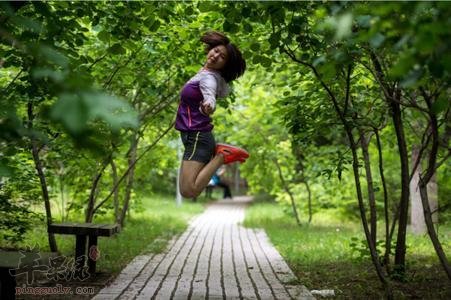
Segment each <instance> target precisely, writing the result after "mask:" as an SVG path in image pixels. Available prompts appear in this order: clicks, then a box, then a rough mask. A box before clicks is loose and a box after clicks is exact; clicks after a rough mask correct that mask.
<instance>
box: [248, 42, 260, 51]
mask: <svg viewBox="0 0 451 300" xmlns="http://www.w3.org/2000/svg"><path fill="white" fill-rule="evenodd" d="M250 48H251V50H252V51H258V50H260V44H259V43H253V44H251V46H250Z"/></svg>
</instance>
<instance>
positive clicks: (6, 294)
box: [0, 250, 58, 300]
mask: <svg viewBox="0 0 451 300" xmlns="http://www.w3.org/2000/svg"><path fill="white" fill-rule="evenodd" d="M28 254H29V255H28ZM57 256H58V253H56V252H28V251H3V250H0V299H2V300H10V299H15V298H16V286H17V283H16V275H19V274H20V273H19V274H17V273H16V271H18V270H19V271H20V270H22V271H23V272H24V273H29V272H31V273H30V274H27V276H28V275H31V276H33V272H35V271H39V269H40V267H41V266H48V265H49V264H50V262H49V258H52V257H57ZM41 272H42V271H41ZM32 279H33V278H28V277H27V281H28V282H30V280H32Z"/></svg>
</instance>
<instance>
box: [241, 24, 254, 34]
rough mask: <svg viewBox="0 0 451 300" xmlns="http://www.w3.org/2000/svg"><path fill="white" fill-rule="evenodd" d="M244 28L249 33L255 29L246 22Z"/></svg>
mask: <svg viewBox="0 0 451 300" xmlns="http://www.w3.org/2000/svg"><path fill="white" fill-rule="evenodd" d="M243 29H244V31H245V32H247V33H251V32H252V30H253V28H252V25H251V24H249V23H244V25H243Z"/></svg>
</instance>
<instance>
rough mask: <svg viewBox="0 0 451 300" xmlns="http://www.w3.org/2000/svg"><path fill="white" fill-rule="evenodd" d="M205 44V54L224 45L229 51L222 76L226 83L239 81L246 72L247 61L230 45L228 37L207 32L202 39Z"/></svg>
mask: <svg viewBox="0 0 451 300" xmlns="http://www.w3.org/2000/svg"><path fill="white" fill-rule="evenodd" d="M200 40H201V42H203V43H205V44H206V46H205V52H207V53H208V52H209V51H210V50H211V49H213V48H214V47H216V46H219V45H223V46H224V47H226V49H227V61H226V63H225V65H224V68H223V69H222V70H221V75H222V77H223V78H224V80H225V81H226V82H230V81H232V80H235V79H237V78H238V77H240V76H241V75H243V74H244V71H245V70H246V61H245V60H244V58H243V56H242V55H241V52H240V50H239V49H238V47H237V46H235V45H234V44H232V43H230V40H229V38H228V37H226V36H225V35H224V34H222V33H220V32H217V31H209V32H206V33H205V34H204V35H203V36H202V37H201V38H200Z"/></svg>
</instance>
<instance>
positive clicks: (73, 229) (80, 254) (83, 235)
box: [47, 223, 120, 274]
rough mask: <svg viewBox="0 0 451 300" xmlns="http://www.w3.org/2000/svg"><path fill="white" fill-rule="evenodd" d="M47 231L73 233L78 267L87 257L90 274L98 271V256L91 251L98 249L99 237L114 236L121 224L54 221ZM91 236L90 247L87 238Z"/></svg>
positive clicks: (83, 263) (82, 264) (81, 265)
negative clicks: (93, 255) (94, 255)
mask: <svg viewBox="0 0 451 300" xmlns="http://www.w3.org/2000/svg"><path fill="white" fill-rule="evenodd" d="M47 231H48V232H49V233H55V234H72V235H75V236H76V240H75V261H76V263H77V264H78V267H83V266H84V265H85V257H87V258H88V270H89V273H90V274H94V273H95V272H96V260H97V259H96V258H95V257H92V255H90V253H89V251H92V247H95V248H94V251H97V237H99V236H113V235H115V234H117V233H119V231H120V226H119V224H93V223H53V224H51V225H49V226H48V228H47ZM87 237H89V243H88V248H87V249H86V240H87Z"/></svg>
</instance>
